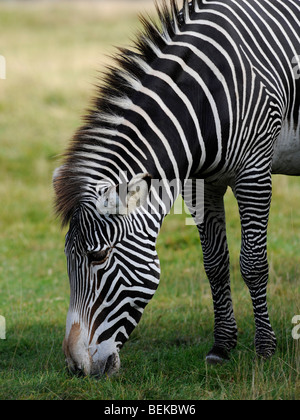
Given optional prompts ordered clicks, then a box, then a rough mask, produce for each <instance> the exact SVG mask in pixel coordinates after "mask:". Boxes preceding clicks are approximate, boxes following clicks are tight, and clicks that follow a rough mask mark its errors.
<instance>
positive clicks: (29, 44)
mask: <svg viewBox="0 0 300 420" xmlns="http://www.w3.org/2000/svg"><path fill="white" fill-rule="evenodd" d="M103 4H105V3H103ZM103 4H102V6H103ZM107 4H108V3H106V5H105V7H104V6H103V7H104V9H101V3H100V5H96V4H95V3H89V2H84V4H83V3H75V4H73V5H72V6H71V5H68V4H65V3H52V4H48V3H45V2H42V4H37V3H36V4H32V3H28V2H26V3H25V4H24V3H15V2H14V3H13V4H6V3H5V4H4V3H0V16H1V33H2V36H1V38H0V55H3V56H5V58H6V61H7V79H6V80H0V137H1V148H0V173H1V183H0V197H1V208H0V256H1V257H0V258H1V262H0V290H1V292H0V293H1V294H0V315H3V316H5V318H6V321H7V339H6V340H0V399H34V400H37V399H112V400H118V399H134V400H136V399H149V400H153V399H174V400H176V399H211V400H217V399H226V400H228V399H250V400H254V399H273V400H274V399H299V398H300V378H299V372H300V366H299V365H300V363H299V362H300V360H299V343H297V342H296V341H295V340H293V339H292V337H291V330H292V327H293V325H292V323H291V320H292V318H293V316H294V315H296V314H300V307H299V305H300V300H299V288H300V283H299V276H300V268H299V260H300V246H299V245H300V241H299V238H300V212H299V205H298V204H299V200H300V188H299V179H293V178H284V177H275V178H274V199H273V205H272V212H271V220H270V228H269V259H270V269H271V270H270V271H271V274H270V285H269V306H270V316H271V319H272V323H273V326H274V329H275V331H276V333H277V337H278V343H279V345H278V351H277V353H276V355H275V356H274V358H273V359H272V360H270V361H267V362H265V363H261V362H259V361H257V360H255V359H254V348H253V336H254V325H253V315H252V308H251V304H250V299H249V295H248V291H247V289H246V286H245V285H244V284H243V282H242V280H241V277H240V272H239V265H238V260H239V247H240V228H239V220H238V212H237V206H236V203H235V200H234V198H233V196H232V193H230V192H229V193H228V195H227V197H226V209H227V223H228V238H229V244H230V251H231V274H232V289H233V299H234V307H235V313H236V318H237V321H238V326H239V344H238V347H237V349H236V350H235V351H234V352H233V354H232V359H231V361H230V362H229V363H228V364H226V365H224V366H221V367H208V366H206V364H205V361H204V357H205V354H206V353H207V351H208V350H209V349H210V346H211V344H212V338H213V335H212V332H213V311H212V300H211V295H210V288H209V284H208V281H207V279H206V276H205V273H204V270H203V264H202V254H201V250H200V246H199V239H198V234H197V232H196V229H195V228H193V227H191V226H187V227H186V226H185V220H184V217H181V216H169V217H168V218H167V220H166V222H165V224H164V226H163V230H162V232H161V235H160V237H159V240H158V252H159V255H160V259H161V265H162V277H161V283H160V287H159V289H158V291H157V294H156V295H155V297H154V299H153V301H152V302H151V303H150V304H149V306H148V308H147V309H146V311H145V314H144V316H143V319H142V321H141V323H140V325H139V326H138V328H137V329H136V330H135V331H134V333H133V334H132V337H131V339H130V340H129V341H128V343H127V344H126V346H125V347H124V349H123V350H122V353H121V361H122V369H121V371H120V374H118V375H117V376H115V377H113V378H111V379H107V380H104V381H101V382H99V381H96V380H94V379H91V378H85V379H79V378H73V377H71V376H69V374H68V373H67V372H66V371H65V368H64V357H63V354H62V351H61V342H62V339H63V336H64V324H65V318H66V313H67V308H68V297H69V286H68V280H67V276H66V263H65V258H64V254H63V247H64V234H65V232H61V231H60V229H59V224H58V222H57V221H55V219H54V217H53V212H52V187H51V177H52V171H53V170H54V168H55V167H56V166H57V158H56V156H57V155H58V154H60V153H61V152H62V151H63V150H64V148H65V146H66V143H67V140H68V139H69V138H70V137H71V136H72V134H73V131H74V130H75V129H76V128H77V127H78V125H79V122H80V115H81V114H82V113H83V110H84V108H86V107H87V106H88V103H89V98H90V97H91V95H92V92H93V86H92V84H93V82H94V81H95V78H96V75H97V71H96V70H97V69H101V67H102V66H103V64H104V63H107V62H108V58H107V57H106V56H105V55H104V54H107V53H110V52H111V51H112V48H111V46H112V45H127V44H128V43H129V39H130V36H131V35H132V33H133V32H134V28H135V27H137V26H138V22H137V19H136V13H135V12H134V6H131V7H129V8H127V7H124V2H123V9H122V10H121V11H120V12H119V13H116V10H113V7H114V5H115V3H110V5H111V9H110V8H108V6H107ZM134 4H135V8H138V7H139V5H138V4H137V3H134Z"/></svg>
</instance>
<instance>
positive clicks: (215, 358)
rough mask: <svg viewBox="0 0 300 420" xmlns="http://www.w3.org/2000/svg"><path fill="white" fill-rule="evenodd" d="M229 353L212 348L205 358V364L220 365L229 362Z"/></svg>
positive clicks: (219, 348) (222, 349)
mask: <svg viewBox="0 0 300 420" xmlns="http://www.w3.org/2000/svg"><path fill="white" fill-rule="evenodd" d="M229 359H230V358H229V353H228V351H227V350H225V349H224V348H222V347H217V346H214V347H213V348H212V349H211V351H210V352H209V353H208V355H207V356H206V363H207V364H209V365H222V364H223V363H226V362H228V361H229Z"/></svg>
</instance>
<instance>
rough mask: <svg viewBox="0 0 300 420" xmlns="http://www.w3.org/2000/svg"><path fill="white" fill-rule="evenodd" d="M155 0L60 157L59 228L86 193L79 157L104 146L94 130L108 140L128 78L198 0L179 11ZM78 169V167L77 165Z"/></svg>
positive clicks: (136, 76)
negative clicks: (152, 14)
mask: <svg viewBox="0 0 300 420" xmlns="http://www.w3.org/2000/svg"><path fill="white" fill-rule="evenodd" d="M155 1H156V4H155V5H156V12H157V16H156V17H154V18H152V17H150V16H144V15H140V16H139V18H140V21H141V23H142V30H141V31H140V33H139V34H138V35H137V37H136V40H135V41H134V44H133V49H124V48H119V49H118V52H117V53H116V54H115V55H114V56H113V57H112V58H113V59H114V62H115V65H113V66H107V67H106V71H105V72H104V75H103V76H102V77H101V80H100V83H99V84H98V85H97V92H96V95H95V97H94V99H93V101H92V107H91V108H90V109H89V110H88V112H87V115H86V116H85V117H84V122H85V124H84V125H83V126H82V127H81V128H80V129H79V130H78V131H77V133H76V134H75V136H74V137H73V139H72V141H71V142H70V145H69V147H68V149H67V151H66V152H65V153H64V155H63V158H64V160H63V165H62V166H61V168H59V169H58V170H57V171H56V172H55V174H54V178H53V184H54V189H55V193H56V199H55V212H56V214H57V216H58V217H60V218H61V221H62V226H65V225H67V224H68V223H69V221H70V219H71V217H72V215H73V213H74V210H75V209H76V208H77V207H78V205H79V204H80V203H81V202H82V201H83V200H84V197H85V196H87V195H88V189H89V187H91V185H90V186H89V185H87V184H88V183H89V182H87V177H85V176H84V175H83V174H82V172H81V171H80V170H79V169H80V167H81V165H80V160H81V157H80V155H83V153H84V152H85V153H86V150H87V148H89V149H90V150H92V148H93V145H95V144H97V145H102V144H103V139H102V140H101V138H100V137H101V135H100V136H99V139H96V138H95V136H93V138H92V139H91V136H90V135H89V134H90V133H91V132H92V131H93V129H94V130H95V129H97V132H98V133H99V132H100V131H101V134H102V136H103V135H105V138H106V139H107V141H106V143H105V145H106V146H107V143H108V141H109V138H111V137H112V136H113V133H114V132H115V129H116V126H117V125H118V124H119V122H120V119H121V118H122V117H123V114H124V112H125V110H124V107H122V106H120V104H121V102H122V100H123V101H126V99H127V98H128V97H129V96H130V93H132V81H134V80H135V81H140V80H141V78H142V77H143V75H144V74H145V68H146V67H147V66H148V67H149V66H150V64H151V63H152V62H153V61H154V60H155V58H157V50H162V49H163V48H164V47H165V46H166V44H167V42H169V41H170V40H171V39H172V38H173V37H174V36H175V35H176V34H177V33H179V32H180V30H181V27H182V26H183V25H184V24H185V23H186V22H188V21H189V20H190V13H191V11H194V10H195V9H197V8H198V7H199V6H200V4H201V2H202V0H192V1H189V0H183V8H182V9H179V7H178V4H177V0H158V1H159V3H158V2H157V0H155ZM78 168H79V169H78Z"/></svg>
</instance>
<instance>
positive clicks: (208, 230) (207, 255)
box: [184, 184, 237, 364]
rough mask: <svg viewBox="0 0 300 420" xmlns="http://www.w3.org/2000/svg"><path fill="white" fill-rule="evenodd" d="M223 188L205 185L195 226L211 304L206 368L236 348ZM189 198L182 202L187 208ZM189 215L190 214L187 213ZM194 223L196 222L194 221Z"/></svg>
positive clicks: (220, 361)
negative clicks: (210, 341)
mask: <svg viewBox="0 0 300 420" xmlns="http://www.w3.org/2000/svg"><path fill="white" fill-rule="evenodd" d="M226 189H227V187H215V186H211V185H209V184H205V191H204V218H203V222H202V223H201V224H199V225H198V230H199V233H200V239H201V243H202V249H203V258H204V267H205V271H206V275H207V277H208V279H209V282H210V286H211V291H212V297H213V303H214V317H215V327H214V346H213V348H212V349H211V351H210V352H209V353H208V355H207V358H206V360H207V362H208V363H210V364H216V363H222V362H223V361H224V360H228V359H229V352H230V350H232V349H233V348H235V347H236V343H237V326H236V321H235V317H234V313H233V306H232V299H231V289H230V272H229V252H228V245H227V237H226V225H225V210H224V200H223V197H224V194H225V192H226ZM187 197H190V195H189V194H185V196H184V198H185V202H186V204H187V206H188V207H189V208H191V206H190V205H189V203H190V199H187ZM191 213H192V215H193V212H192V211H191ZM195 220H196V219H195Z"/></svg>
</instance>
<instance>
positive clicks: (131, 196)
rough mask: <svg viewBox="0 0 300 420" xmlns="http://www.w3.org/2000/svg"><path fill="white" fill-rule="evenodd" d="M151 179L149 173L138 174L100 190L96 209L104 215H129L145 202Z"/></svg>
mask: <svg viewBox="0 0 300 420" xmlns="http://www.w3.org/2000/svg"><path fill="white" fill-rule="evenodd" d="M151 179H152V178H151V175H149V174H139V175H136V176H134V177H133V178H132V180H131V181H130V182H129V183H124V184H119V185H116V186H112V187H109V188H107V189H102V191H101V190H100V192H99V198H98V200H97V210H98V211H99V213H100V214H104V215H113V214H121V215H129V214H130V213H132V212H134V211H135V210H136V209H137V208H139V207H141V206H143V205H144V204H145V203H146V201H147V197H148V193H149V187H150V184H151Z"/></svg>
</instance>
